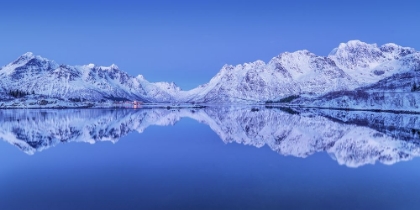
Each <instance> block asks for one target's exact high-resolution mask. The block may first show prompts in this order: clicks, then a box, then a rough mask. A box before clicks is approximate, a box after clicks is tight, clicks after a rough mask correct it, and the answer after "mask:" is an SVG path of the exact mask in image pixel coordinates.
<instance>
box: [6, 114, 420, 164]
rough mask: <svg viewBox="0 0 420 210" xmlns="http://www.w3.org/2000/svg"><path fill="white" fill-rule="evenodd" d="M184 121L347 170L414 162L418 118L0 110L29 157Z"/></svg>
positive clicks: (419, 150) (228, 139)
mask: <svg viewBox="0 0 420 210" xmlns="http://www.w3.org/2000/svg"><path fill="white" fill-rule="evenodd" d="M184 117H187V118H191V119H194V120H196V121H198V122H200V123H204V124H207V125H208V126H209V127H210V128H211V129H212V130H213V131H214V132H215V133H217V135H218V136H219V137H220V138H221V139H222V141H223V142H225V143H232V142H235V143H239V144H244V145H251V146H254V147H257V148H259V147H262V146H264V145H268V146H269V147H270V148H271V149H272V150H273V151H276V152H277V153H279V154H280V155H290V156H295V157H302V158H305V157H308V156H310V155H312V154H314V153H316V152H327V153H328V154H329V155H330V156H331V157H332V158H333V159H335V160H336V161H337V162H338V163H339V164H340V165H346V166H348V167H359V166H363V165H365V164H374V163H375V162H380V163H383V164H388V165H391V164H394V163H397V162H399V161H404V160H410V159H412V158H414V157H417V156H419V155H420V146H419V142H420V141H419V139H420V119H419V115H410V114H395V113H380V112H362V111H338V110H327V109H321V110H318V109H310V110H309V109H306V110H294V109H290V108H277V107H276V108H273V107H264V106H254V107H250V106H241V107H234V106H232V107H227V106H226V107H225V106H221V107H207V108H197V109H192V108H179V109H175V108H174V109H159V108H143V109H116V110H108V109H70V110H0V121H1V127H0V138H2V139H3V140H5V141H7V142H9V143H10V144H13V145H15V146H17V147H18V148H19V149H21V150H22V151H23V152H25V153H27V154H31V155H32V154H34V153H35V152H37V151H42V150H44V149H48V148H50V147H52V146H55V145H57V144H60V143H63V142H87V143H91V144H93V143H96V142H98V141H111V142H113V143H115V142H117V141H118V140H119V139H120V138H121V137H123V136H125V135H127V134H128V133H130V132H133V131H137V132H139V133H142V132H143V131H144V130H145V129H146V128H148V127H149V126H151V125H160V126H168V125H174V124H175V123H176V122H177V121H179V120H181V118H184Z"/></svg>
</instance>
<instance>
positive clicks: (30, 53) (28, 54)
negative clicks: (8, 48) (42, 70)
mask: <svg viewBox="0 0 420 210" xmlns="http://www.w3.org/2000/svg"><path fill="white" fill-rule="evenodd" d="M20 57H27V58H33V57H35V56H34V54H33V53H32V52H27V53H24V54H23V55H21V56H20Z"/></svg>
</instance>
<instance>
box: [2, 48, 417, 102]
mask: <svg viewBox="0 0 420 210" xmlns="http://www.w3.org/2000/svg"><path fill="white" fill-rule="evenodd" d="M419 71H420V53H419V52H418V51H416V50H414V49H413V48H409V47H402V46H398V45H396V44H384V45H382V46H377V45H376V44H367V43H364V42H361V41H358V40H352V41H349V42H347V43H341V44H340V45H339V46H338V47H337V48H335V49H333V50H332V51H331V53H330V54H329V55H328V56H318V55H315V54H313V53H311V52H309V51H307V50H300V51H296V52H292V53H290V52H285V53H281V54H280V55H278V56H276V57H274V58H272V59H271V60H270V61H268V62H267V63H265V62H263V61H261V60H257V61H255V62H251V63H245V64H240V65H236V66H233V65H225V66H223V67H222V69H221V70H220V71H219V73H217V74H216V75H215V76H214V77H213V78H212V79H211V80H210V81H209V82H208V83H206V84H203V85H200V86H198V87H196V88H194V89H192V90H188V91H184V90H181V88H179V87H178V86H177V85H176V84H174V83H167V82H157V83H152V82H149V81H147V80H146V79H145V78H144V77H143V76H142V75H138V76H136V77H133V76H130V75H128V74H127V73H125V72H124V71H122V70H120V69H119V68H118V66H116V65H111V66H108V67H105V66H96V65H94V64H88V65H83V66H69V65H64V64H62V65H59V64H57V63H55V62H54V61H51V60H48V59H45V58H42V57H40V56H36V55H34V54H32V53H25V54H23V55H22V56H20V57H19V58H18V59H17V60H15V61H13V62H12V63H10V64H7V65H6V66H3V67H1V68H0V98H1V100H0V101H1V102H2V103H1V104H0V107H22V106H23V107H37V106H42V105H47V107H60V106H64V107H74V106H82V105H83V103H85V104H84V105H86V104H90V105H91V106H100V104H101V103H103V104H104V106H106V103H109V102H110V101H134V100H136V101H142V102H144V103H162V102H166V103H217V104H220V103H265V102H279V101H282V100H283V99H285V98H288V97H291V96H299V97H300V98H299V99H297V100H295V101H294V103H295V104H297V105H302V104H309V105H311V106H328V107H331V106H334V107H335V106H336V107H351V106H353V105H355V103H354V102H353V101H352V102H349V101H350V100H353V98H355V97H356V98H357V96H358V94H356V93H360V92H363V93H366V94H368V95H369V94H370V95H372V94H373V95H374V93H377V92H391V93H395V92H399V93H407V94H409V95H410V96H401V97H402V98H404V97H405V98H407V97H411V99H407V100H409V101H411V102H407V103H411V104H413V103H415V104H416V106H417V102H418V103H420V98H418V97H417V96H413V94H410V93H412V92H416V91H418V90H420V83H417V76H418V72H419ZM346 94H347V95H346ZM359 95H360V94H359ZM343 97H345V98H343ZM369 97H373V98H375V96H369ZM296 98H297V97H296ZM290 99H295V98H290ZM346 99H347V100H346ZM393 99H394V98H391V99H389V100H393ZM40 100H44V101H43V102H40ZM389 100H385V102H384V101H380V104H384V103H387V102H388V101H389ZM288 101H289V100H288ZM290 101H292V100H290ZM342 101H345V102H342ZM81 103H82V105H80V104H81ZM360 103H364V105H360V106H359V107H361V108H366V109H367V108H369V107H371V106H370V104H369V105H367V104H368V103H369V102H368V101H367V102H360ZM378 103H379V102H378ZM389 106H391V107H390V109H392V106H393V105H392V104H391V105H389ZM416 106H413V107H414V108H412V109H416ZM402 107H403V108H402V109H404V108H405V105H404V104H403V106H402ZM375 108H378V107H375Z"/></svg>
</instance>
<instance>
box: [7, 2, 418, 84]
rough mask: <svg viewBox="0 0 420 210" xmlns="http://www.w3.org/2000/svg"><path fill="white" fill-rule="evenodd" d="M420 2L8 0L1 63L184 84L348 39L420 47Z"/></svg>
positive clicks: (326, 50) (325, 50) (326, 49)
mask: <svg viewBox="0 0 420 210" xmlns="http://www.w3.org/2000/svg"><path fill="white" fill-rule="evenodd" d="M419 11H420V3H417V2H415V1H407V0H400V1H369V2H365V1H361V0H352V1H328V0H320V1H312V0H297V1H268V0H261V1H233V0H231V1H217V0H214V1H204V0H203V1H163V0H161V1H159V0H158V1H139V2H134V1H125V0H121V1H102V2H101V3H98V2H94V1H88V0H84V1H77V0H74V1H60V2H59V3H58V2H57V1H45V0H44V1H43V0H41V1H26V0H23V1H19V2H15V1H6V2H2V5H1V8H0V33H1V36H0V37H1V38H0V65H5V64H7V63H9V62H11V61H13V60H14V59H16V58H17V57H18V56H20V55H21V54H23V53H25V52H28V51H30V52H33V53H35V54H37V55H41V56H43V57H46V58H49V59H52V60H55V61H56V62H58V63H60V64H61V63H64V64H69V65H83V64H88V63H95V64H97V65H104V66H108V65H110V64H112V63H115V64H117V65H118V66H119V67H120V69H122V70H124V71H126V72H128V73H129V74H130V75H133V76H135V75H138V74H142V75H144V76H145V77H146V79H148V80H149V81H152V82H157V81H173V82H175V83H177V84H178V85H179V86H181V87H182V88H183V89H190V88H193V87H195V86H197V85H199V84H203V83H206V82H208V81H209V80H210V79H211V77H213V76H214V75H215V74H216V73H217V72H218V71H219V70H220V68H221V67H222V66H223V65H224V64H234V65H236V64H240V63H244V62H251V61H255V60H258V59H261V60H263V61H266V62H267V61H268V60H270V59H271V58H272V57H274V56H276V55H278V54H280V53H282V52H285V51H296V50H300V49H308V50H309V51H312V52H314V53H316V54H319V55H327V54H328V53H329V52H330V51H331V50H332V49H333V48H334V47H336V46H338V44H339V43H341V42H347V41H348V40H352V39H359V40H362V41H364V42H368V43H377V44H379V45H381V44H384V43H388V42H394V43H397V44H399V45H403V46H410V47H414V48H416V49H420V42H419V37H420V24H419V20H420V16H419V15H418V13H419Z"/></svg>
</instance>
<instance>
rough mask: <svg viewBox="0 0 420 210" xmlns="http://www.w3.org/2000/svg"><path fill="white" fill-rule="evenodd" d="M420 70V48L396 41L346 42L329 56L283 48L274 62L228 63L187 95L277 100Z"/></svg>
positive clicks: (202, 98)
mask: <svg viewBox="0 0 420 210" xmlns="http://www.w3.org/2000/svg"><path fill="white" fill-rule="evenodd" d="M415 70H420V53H419V52H417V51H415V50H414V49H412V48H408V47H401V46H398V45H396V44H385V45H382V46H380V47H378V46H377V45H376V44H367V43H364V42H361V41H358V40H352V41H349V42H347V43H341V44H340V45H339V46H338V47H337V48H335V49H333V50H332V52H331V53H330V54H329V55H328V56H326V57H324V56H317V55H315V54H313V53H310V52H309V51H306V50H301V51H296V52H293V53H288V52H285V53H282V54H280V55H279V56H276V57H274V58H273V59H271V60H270V61H269V62H268V63H264V62H263V61H256V62H253V63H246V64H243V65H237V66H230V65H225V66H224V67H223V68H222V69H221V71H220V72H219V73H218V74H217V75H216V76H215V77H213V78H212V79H211V80H210V82H209V83H207V84H205V85H202V86H200V87H198V88H196V89H194V90H191V91H190V92H189V94H188V96H189V98H188V99H187V101H198V102H212V101H215V102H219V101H228V102H247V101H251V102H255V101H257V102H258V101H268V100H273V101H276V100H278V99H281V98H284V97H286V96H290V95H306V96H312V97H313V96H320V95H323V94H326V93H329V92H333V91H348V90H354V89H356V88H360V87H364V86H368V85H372V84H375V83H377V82H379V81H380V80H382V79H385V78H388V77H391V76H393V75H394V74H397V73H405V72H413V71H415Z"/></svg>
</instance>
